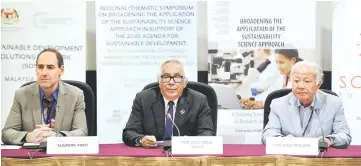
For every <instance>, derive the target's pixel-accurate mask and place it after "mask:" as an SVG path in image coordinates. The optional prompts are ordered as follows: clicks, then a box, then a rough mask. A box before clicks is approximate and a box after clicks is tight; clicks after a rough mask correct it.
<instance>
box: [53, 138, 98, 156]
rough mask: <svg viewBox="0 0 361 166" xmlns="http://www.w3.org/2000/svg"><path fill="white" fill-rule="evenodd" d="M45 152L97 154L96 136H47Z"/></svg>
mask: <svg viewBox="0 0 361 166" xmlns="http://www.w3.org/2000/svg"><path fill="white" fill-rule="evenodd" d="M46 153H47V154H98V153H99V141H98V137H48V138H47V149H46Z"/></svg>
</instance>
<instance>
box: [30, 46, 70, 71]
mask: <svg viewBox="0 0 361 166" xmlns="http://www.w3.org/2000/svg"><path fill="white" fill-rule="evenodd" d="M44 52H52V53H55V55H56V59H58V67H61V66H64V59H63V55H61V54H60V52H59V51H58V50H56V49H55V48H46V49H44V50H43V51H41V52H40V53H39V54H38V56H37V57H36V64H38V59H39V56H40V55H41V54H42V53H44Z"/></svg>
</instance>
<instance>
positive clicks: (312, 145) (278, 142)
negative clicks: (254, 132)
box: [266, 137, 319, 155]
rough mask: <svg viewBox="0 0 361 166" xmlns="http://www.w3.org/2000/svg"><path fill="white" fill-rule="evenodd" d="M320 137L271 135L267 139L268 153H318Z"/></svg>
mask: <svg viewBox="0 0 361 166" xmlns="http://www.w3.org/2000/svg"><path fill="white" fill-rule="evenodd" d="M318 140H319V139H318V138H305V137H269V138H267V140H266V154H278V155H318Z"/></svg>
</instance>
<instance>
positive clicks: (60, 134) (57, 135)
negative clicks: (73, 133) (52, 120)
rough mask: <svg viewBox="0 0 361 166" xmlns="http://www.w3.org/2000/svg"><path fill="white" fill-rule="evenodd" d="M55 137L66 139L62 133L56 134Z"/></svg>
mask: <svg viewBox="0 0 361 166" xmlns="http://www.w3.org/2000/svg"><path fill="white" fill-rule="evenodd" d="M55 137H64V134H63V133H61V132H57V133H56V134H55Z"/></svg>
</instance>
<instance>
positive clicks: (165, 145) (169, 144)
mask: <svg viewBox="0 0 361 166" xmlns="http://www.w3.org/2000/svg"><path fill="white" fill-rule="evenodd" d="M166 117H167V118H168V119H170V120H171V121H172V123H173V125H174V126H175V128H176V129H177V132H178V136H180V131H179V128H178V126H177V125H176V124H175V123H174V121H173V119H172V117H171V116H170V114H169V113H168V114H167V115H166ZM171 148H172V140H166V141H163V150H165V151H168V150H170V149H171Z"/></svg>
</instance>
